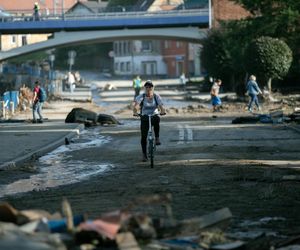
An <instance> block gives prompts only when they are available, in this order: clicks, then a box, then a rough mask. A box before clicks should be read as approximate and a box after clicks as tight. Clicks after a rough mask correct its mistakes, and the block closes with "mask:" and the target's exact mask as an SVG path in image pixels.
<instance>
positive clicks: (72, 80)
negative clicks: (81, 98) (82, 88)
mask: <svg viewBox="0 0 300 250" xmlns="http://www.w3.org/2000/svg"><path fill="white" fill-rule="evenodd" d="M75 82H76V81H75V76H74V74H73V73H72V72H70V71H69V72H68V85H69V88H70V92H71V93H73V92H74V89H75Z"/></svg>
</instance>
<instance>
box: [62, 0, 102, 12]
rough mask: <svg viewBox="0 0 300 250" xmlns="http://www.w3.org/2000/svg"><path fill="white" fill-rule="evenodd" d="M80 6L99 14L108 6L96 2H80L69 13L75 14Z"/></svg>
mask: <svg viewBox="0 0 300 250" xmlns="http://www.w3.org/2000/svg"><path fill="white" fill-rule="evenodd" d="M79 6H83V7H85V8H86V9H88V10H89V11H90V12H93V13H97V12H102V11H103V10H104V9H105V8H106V6H107V2H96V1H87V2H82V1H78V2H77V3H76V4H74V5H73V6H72V7H71V8H70V9H69V10H68V12H73V11H74V10H75V9H76V8H78V7H79Z"/></svg>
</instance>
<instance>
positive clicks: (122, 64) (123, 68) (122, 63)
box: [120, 62, 125, 72]
mask: <svg viewBox="0 0 300 250" xmlns="http://www.w3.org/2000/svg"><path fill="white" fill-rule="evenodd" d="M120 71H121V72H125V65H124V62H121V66H120Z"/></svg>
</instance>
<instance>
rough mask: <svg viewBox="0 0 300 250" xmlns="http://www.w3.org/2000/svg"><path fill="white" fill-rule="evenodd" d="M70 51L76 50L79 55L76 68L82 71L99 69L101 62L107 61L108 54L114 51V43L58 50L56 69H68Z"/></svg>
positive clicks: (56, 52)
mask: <svg viewBox="0 0 300 250" xmlns="http://www.w3.org/2000/svg"><path fill="white" fill-rule="evenodd" d="M70 50H74V51H76V53H77V55H76V57H75V65H74V66H75V67H79V68H82V69H98V68H99V61H104V60H107V58H108V52H109V51H110V50H112V43H95V44H84V45H77V46H68V47H61V48H59V49H56V51H55V55H56V59H55V65H56V68H60V69H67V68H68V52H69V51H70ZM77 58H80V60H76V59H77Z"/></svg>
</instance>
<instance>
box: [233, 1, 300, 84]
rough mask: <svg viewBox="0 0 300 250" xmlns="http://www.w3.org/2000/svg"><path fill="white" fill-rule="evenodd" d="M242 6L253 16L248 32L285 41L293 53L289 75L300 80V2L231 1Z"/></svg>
mask: <svg viewBox="0 0 300 250" xmlns="http://www.w3.org/2000/svg"><path fill="white" fill-rule="evenodd" d="M230 1H233V2H235V3H238V4H240V5H241V6H243V7H244V8H245V9H247V10H248V11H250V12H251V13H252V14H253V16H250V17H249V18H248V20H249V26H248V31H249V33H250V34H252V36H253V37H256V38H257V37H260V36H271V37H277V38H279V39H282V40H284V41H285V42H286V43H287V44H288V45H289V47H290V48H291V50H292V51H293V55H294V60H293V63H292V67H291V70H290V73H289V75H290V76H292V75H293V76H294V77H296V78H298V79H300V73H299V67H300V50H299V44H300V1H299V0H297V1H295V0H230Z"/></svg>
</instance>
